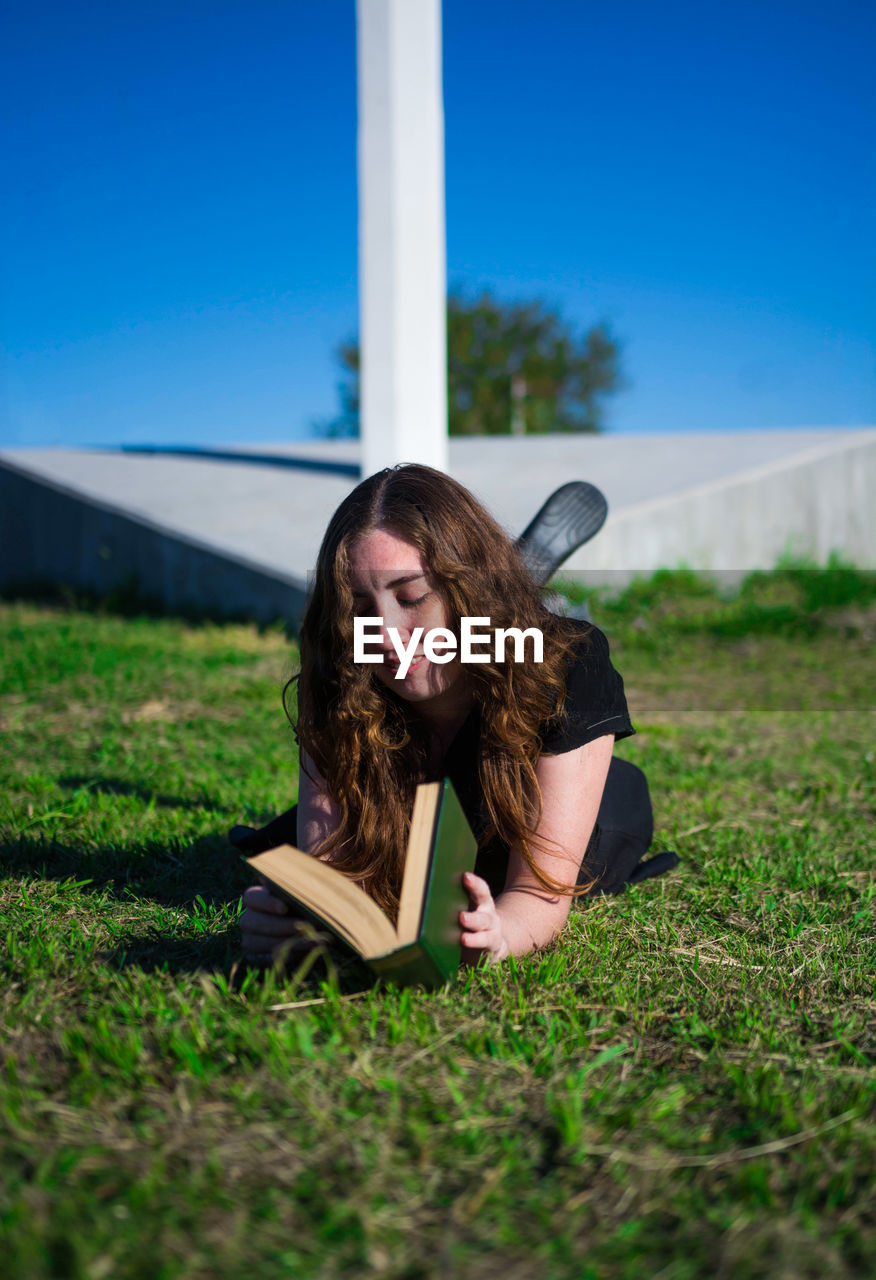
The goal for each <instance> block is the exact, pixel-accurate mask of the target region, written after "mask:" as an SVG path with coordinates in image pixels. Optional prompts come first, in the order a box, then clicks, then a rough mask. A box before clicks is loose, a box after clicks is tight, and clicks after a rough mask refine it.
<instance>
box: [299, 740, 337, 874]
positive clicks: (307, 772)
mask: <svg viewBox="0 0 876 1280" xmlns="http://www.w3.org/2000/svg"><path fill="white" fill-rule="evenodd" d="M340 821H341V810H340V808H339V806H338V805H336V804H335V802H334V800H332V798H331V796H330V795H329V793H328V787H327V786H326V782H325V778H323V776H322V774H321V773H320V772H319V770H318V769H317V767H316V765H315V764H314V763H313V761H312V760H311V758H310V756H308V755H306V754H305V753H304V752H302V753H301V766H300V768H299V771H298V848H299V849H303V850H304V852H305V853H312V852H313V850H314V849H315V848H316V847H317V845H319V844H321V842H322V841H323V840H325V839H326V838H327V837H328V836H330V835H331V833H332V832H333V831H334V830H336V828H337V827H338V826H339V824H340Z"/></svg>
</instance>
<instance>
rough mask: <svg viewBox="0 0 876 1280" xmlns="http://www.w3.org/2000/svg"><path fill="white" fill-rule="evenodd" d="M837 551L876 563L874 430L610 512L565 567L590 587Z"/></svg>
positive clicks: (767, 565)
mask: <svg viewBox="0 0 876 1280" xmlns="http://www.w3.org/2000/svg"><path fill="white" fill-rule="evenodd" d="M832 552H838V553H839V554H840V555H841V556H842V557H843V558H844V559H846V560H849V561H852V562H853V563H855V564H857V565H859V566H861V567H862V568H865V567H866V568H874V567H876V433H871V432H868V433H866V434H862V436H861V438H860V439H858V440H855V441H852V442H849V443H846V444H845V445H844V447H842V448H839V449H838V448H837V447H836V446H834V445H831V446H820V447H817V448H813V449H811V450H810V451H809V452H808V453H804V454H800V455H798V456H797V457H796V458H794V459H790V460H789V459H782V460H780V461H777V462H775V463H770V464H767V465H764V466H761V467H756V468H752V469H750V470H748V471H742V472H739V473H737V474H736V475H731V476H729V477H728V478H727V479H726V480H718V481H714V482H712V483H709V484H703V485H698V486H695V487H693V488H690V489H687V490H682V491H681V492H678V493H674V494H670V495H667V496H665V497H660V498H655V499H653V500H651V501H648V502H641V503H636V504H634V505H631V506H628V507H624V508H622V509H621V510H620V511H615V512H610V513H609V517H608V520H607V522H606V524H605V527H604V528H603V530H602V532H601V533H600V534H599V535H598V537H596V538H595V539H594V540H593V542H592V543H589V544H588V545H587V546H585V547H583V548H582V549H581V550H580V551H578V552H576V553H575V555H574V556H572V557H571V558H570V559H569V560H568V561H567V563H566V565H565V566H564V568H565V570H566V571H567V572H575V571H577V572H583V573H584V574H585V576H586V578H587V579H588V580H589V581H594V582H596V581H607V582H611V583H620V582H621V581H629V579H630V578H631V577H633V576H634V575H635V574H637V573H643V574H647V573H652V572H653V571H654V570H655V569H662V568H678V567H680V566H688V567H690V568H692V569H703V570H711V571H713V572H719V573H725V572H731V573H741V572H749V571H751V570H752V569H771V568H774V567H775V565H776V563H777V562H778V560H779V559H780V558H781V557H783V556H785V555H788V554H791V555H794V556H800V557H807V558H811V559H812V560H814V561H815V562H816V563H818V564H824V563H825V562H826V561H827V559H828V557H829V556H830V554H831V553H832Z"/></svg>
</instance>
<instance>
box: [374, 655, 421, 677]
mask: <svg viewBox="0 0 876 1280" xmlns="http://www.w3.org/2000/svg"><path fill="white" fill-rule="evenodd" d="M383 661H384V662H385V663H386V665H387V666H388V667H389V669H390V671H391V672H392V673H393V674H395V672H396V671H398V669H399V667H400V666H401V663H400V662H399V660H398V657H397V656H396V654H395V653H393V654H392V655H389V654H384V656H383ZM425 661H426V655H425V653H420V654H417V656H416V657H415V658H414V660H413V662H412V663H411V665H410V666H409V667H408V671H407V674H408V675H410V674H411V672H412V671H416V669H417V667H420V666H422V665H423V663H424V662H425Z"/></svg>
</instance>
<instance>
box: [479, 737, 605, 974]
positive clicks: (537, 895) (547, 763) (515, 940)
mask: <svg viewBox="0 0 876 1280" xmlns="http://www.w3.org/2000/svg"><path fill="white" fill-rule="evenodd" d="M613 747H614V735H613V734H606V735H605V736H604V737H602V738H597V739H596V740H595V741H594V742H588V743H587V744H586V745H585V746H583V747H577V748H576V749H575V750H574V751H567V752H564V753H563V754H562V755H558V756H547V755H545V756H542V757H541V759H540V760H539V761H538V764H537V765H536V768H535V772H536V777H537V778H538V784H539V786H540V788H541V794H542V816H541V821H540V823H539V825H538V829H537V831H536V841H535V847H534V849H533V852H534V855H535V859H536V861H537V863H538V866H539V867H540V868H541V870H543V871H545V872H546V873H547V874H548V875H549V876H550V877H551V879H553V880H557V881H559V882H560V883H563V884H569V885H573V884H575V882H576V881H577V879H578V871H579V869H580V866H581V861H582V859H583V857H584V852H585V850H586V848H587V845H588V842H589V840H590V836H591V834H592V832H593V827H594V824H595V822H596V815H597V813H598V812H599V803H600V801H601V799H602V792H603V789H604V787H605V779H606V776H607V774H608V766H609V762H610V761H611V753H612V748H613ZM464 884H465V888H466V890H467V892H468V895H469V899H470V903H469V906H470V909H469V910H468V911H463V912H461V913H460V924H461V925H462V928H463V934H462V945H463V961H464V963H468V964H472V963H476V962H477V961H478V960H479V959H481V958H482V957H483V958H486V959H487V960H488V961H496V960H504V959H505V957H506V956H509V955H513V956H522V955H525V954H526V953H527V952H528V951H532V950H534V949H535V948H536V947H543V946H545V945H546V944H547V943H548V942H550V941H551V939H552V938H555V937H556V935H557V934H558V933H559V932H560V930H561V929H562V927H563V925H564V924H565V923H566V919H567V918H568V915H569V906H570V904H571V898H570V897H569V896H568V895H566V894H551V893H549V892H548V891H547V890H545V889H544V888H543V887H542V886H541V885H540V884H539V883H538V881H537V880H536V878H535V876H534V875H533V873H532V871H531V870H530V868H529V867H528V866H527V864H526V861H525V859H524V857H523V855H522V853H521V852H520V850H519V849H518V848H512V850H511V854H510V858H509V862H508V874H507V876H506V879H505V888H504V889H503V891H502V893H501V894H500V895H499V897H498V899H496V901H494V900H493V897H492V894H491V893H490V890H489V887H488V886H487V884H486V881H484V880H482V879H481V878H480V877H479V876H476V875H473V874H471V873H468V874H467V875H466V877H465V880H464Z"/></svg>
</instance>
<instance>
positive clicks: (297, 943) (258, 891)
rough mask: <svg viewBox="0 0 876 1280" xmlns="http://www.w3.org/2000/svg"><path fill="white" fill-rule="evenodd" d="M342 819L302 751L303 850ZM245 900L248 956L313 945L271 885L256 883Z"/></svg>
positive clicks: (300, 823) (266, 956)
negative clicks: (302, 933)
mask: <svg viewBox="0 0 876 1280" xmlns="http://www.w3.org/2000/svg"><path fill="white" fill-rule="evenodd" d="M340 818H341V815H340V810H339V808H338V806H337V805H336V804H335V803H334V801H333V800H332V799H331V797H330V796H329V793H328V788H327V787H326V784H325V780H324V779H323V778H322V777H321V775H320V774H319V772H318V770H317V768H316V765H315V764H314V763H313V761H312V760H311V759H310V757H309V756H307V755H305V754H304V753H302V756H301V766H300V769H299V774H298V834H297V841H298V847H299V849H303V850H304V852H305V853H311V852H312V851H313V850H314V849H315V848H316V847H317V845H318V844H319V843H320V842H321V841H322V840H324V839H325V837H326V836H328V835H331V833H332V831H334V830H335V828H336V827H337V825H338V823H339V822H340ZM243 902H244V908H245V909H244V911H243V914H242V915H241V917H240V931H241V941H242V947H243V953H244V955H245V956H247V957H248V959H250V960H262V959H263V960H268V959H273V958H274V956H275V953H278V952H288V951H295V950H306V949H307V948H308V947H309V946H310V945H311V944H310V942H309V941H308V939H307V938H306V937H304V938H302V937H300V936H299V934H300V930H301V921H300V920H298V919H297V918H296V917H295V916H294V915H290V914H289V908H288V906H287V905H286V903H285V902H284V901H283V899H282V898H278V897H277V896H276V895H275V894H273V893H271V891H270V889H269V888H268V887H267V885H264V884H254V885H252V886H251V887H250V888H249V889H247V890H246V891H245V893H244V895H243Z"/></svg>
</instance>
